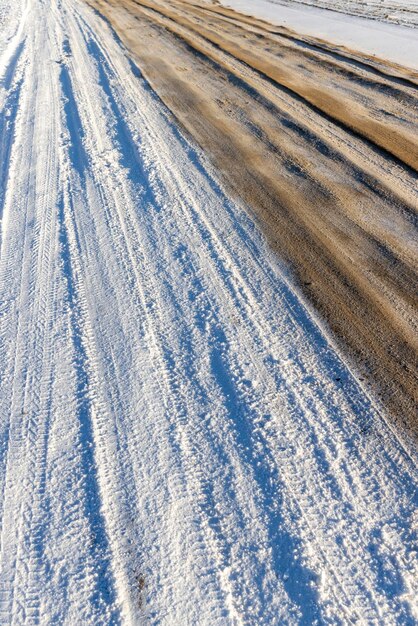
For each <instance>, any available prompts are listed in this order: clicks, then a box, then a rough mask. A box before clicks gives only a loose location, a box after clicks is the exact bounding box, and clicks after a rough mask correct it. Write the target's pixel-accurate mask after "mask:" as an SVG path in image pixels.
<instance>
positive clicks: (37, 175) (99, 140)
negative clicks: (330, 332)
mask: <svg viewBox="0 0 418 626" xmlns="http://www.w3.org/2000/svg"><path fill="white" fill-rule="evenodd" d="M24 14H25V13H24V12H22V16H23V15H24ZM22 19H24V18H23V17H22ZM22 23H23V25H24V26H23V27H22V28H21V29H20V30H19V31H17V32H18V36H17V39H16V37H13V38H12V39H10V41H9V42H6V43H5V44H4V46H3V48H2V50H3V56H2V57H1V58H0V68H2V70H1V72H0V85H1V87H2V88H3V90H4V91H5V99H4V103H3V105H2V107H1V109H0V216H1V219H2V226H1V258H0V338H1V359H0V377H1V381H2V389H1V394H0V524H1V526H0V568H1V570H0V621H1V623H2V624H13V625H22V624H43V625H44V624H68V625H69V626H70V625H71V626H72V625H73V624H83V626H84V625H92V626H93V625H94V626H97V625H106V626H107V625H110V624H112V625H113V624H119V623H125V624H135V625H137V624H142V623H150V624H162V625H166V626H173V625H186V624H193V625H195V624H199V626H200V625H207V626H217V625H219V626H227V625H231V626H232V625H234V626H235V625H236V624H246V625H254V626H263V625H265V626H274V625H283V624H296V623H300V624H305V625H308V624H309V625H310V624H315V623H329V624H349V623H352V622H354V621H356V622H357V623H359V624H366V623H367V624H378V623H381V624H383V623H384V624H388V625H391V624H393V625H395V624H398V623H405V624H407V623H411V624H412V623H413V620H414V615H415V618H416V617H417V615H416V608H417V607H416V603H415V601H414V598H416V597H417V577H416V575H415V574H416V572H415V570H414V568H415V567H416V559H415V556H416V555H415V553H414V551H413V541H412V536H413V524H414V519H415V518H414V515H415V510H416V489H415V486H416V463H415V460H414V459H413V458H412V457H411V454H410V452H408V442H407V441H406V440H404V439H403V438H401V437H400V436H399V434H398V433H394V432H393V431H392V429H391V427H390V424H389V423H388V422H387V421H386V420H385V418H384V416H383V415H382V414H381V413H380V412H379V410H378V408H377V407H376V406H374V404H373V403H372V402H371V400H370V399H369V397H368V395H367V392H366V391H365V389H363V388H362V386H361V383H359V381H357V380H356V378H355V376H354V375H353V373H352V372H351V371H350V369H349V368H348V367H347V365H346V364H345V363H344V361H343V360H342V359H341V357H340V356H339V355H338V354H337V353H336V351H335V350H334V348H333V346H332V344H331V343H330V342H329V340H328V338H327V335H326V334H325V333H324V332H323V331H322V330H321V327H320V325H319V324H318V323H317V321H316V320H315V318H314V317H313V316H312V314H311V313H310V312H309V311H308V310H307V309H306V308H305V306H304V305H303V303H302V302H301V300H300V298H299V296H298V294H297V292H295V290H294V289H293V288H292V286H291V284H289V282H288V281H287V280H286V277H285V274H284V273H283V271H282V268H281V267H280V265H279V264H278V262H277V260H276V259H275V258H274V257H273V256H272V255H271V254H270V253H269V251H268V249H267V246H266V244H265V242H264V240H263V238H262V236H261V235H260V233H259V232H258V230H257V228H256V227H255V225H254V224H253V222H252V221H251V219H250V218H249V216H248V214H247V213H246V210H245V207H240V206H239V205H238V204H236V203H234V202H232V201H231V200H230V199H229V198H228V197H227V196H226V195H225V193H224V191H223V190H222V188H221V187H220V186H219V184H218V182H217V181H216V176H215V175H214V173H213V171H212V170H211V168H210V167H209V165H208V163H207V161H206V159H205V158H204V156H203V155H202V154H201V153H200V152H199V151H198V150H196V149H195V147H194V146H193V145H191V144H190V143H189V142H188V141H187V140H186V139H185V138H184V137H183V136H182V134H181V132H180V131H179V129H178V128H177V127H176V125H175V123H174V121H173V119H172V118H171V116H170V115H169V113H168V112H167V111H166V110H165V108H164V106H163V105H162V104H161V102H160V100H159V99H158V98H157V97H156V96H155V94H154V93H153V92H152V90H151V89H150V87H149V85H148V84H147V83H146V81H145V80H144V79H143V78H142V77H141V75H140V73H139V71H138V69H137V68H136V67H135V66H134V65H133V64H132V63H131V62H130V61H129V59H128V56H127V54H126V51H125V50H124V49H123V47H122V46H121V45H120V43H119V41H118V39H117V38H116V37H115V36H114V34H113V33H112V32H111V30H110V28H109V26H108V24H107V23H106V22H105V21H103V20H102V19H101V18H100V16H98V15H97V14H95V13H94V12H93V11H92V10H91V9H90V8H89V7H88V6H87V5H86V4H85V3H84V2H77V1H76V0H42V1H41V0H28V2H27V13H26V19H25V21H24V22H22ZM0 36H2V35H0ZM3 43H4V42H3ZM414 612H415V613H414Z"/></svg>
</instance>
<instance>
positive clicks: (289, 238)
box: [89, 0, 418, 437]
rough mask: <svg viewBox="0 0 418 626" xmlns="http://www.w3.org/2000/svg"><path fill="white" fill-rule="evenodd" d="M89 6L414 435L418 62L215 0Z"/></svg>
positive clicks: (396, 420)
mask: <svg viewBox="0 0 418 626" xmlns="http://www.w3.org/2000/svg"><path fill="white" fill-rule="evenodd" d="M89 3H90V4H91V5H92V6H94V7H96V8H97V9H98V10H99V11H100V12H101V14H102V15H103V16H104V17H105V18H106V19H108V20H110V22H111V24H112V25H113V27H114V28H115V29H116V31H117V33H118V36H119V37H121V38H122V40H123V42H124V44H125V45H126V46H127V47H128V49H129V50H130V52H131V53H132V55H133V56H134V58H135V59H136V62H137V63H138V66H139V67H140V68H141V71H143V72H144V74H145V76H146V77H147V79H148V80H149V81H150V83H151V85H152V86H153V88H154V89H155V90H156V91H157V93H158V94H159V96H160V97H161V98H162V100H163V101H164V103H165V104H166V105H167V106H168V107H169V108H170V110H171V111H172V112H173V114H174V115H175V116H176V118H177V119H178V120H179V122H180V123H181V124H182V126H183V127H184V128H185V129H186V131H187V132H188V133H190V135H191V136H192V137H193V138H194V139H195V140H196V141H197V142H198V143H199V144H200V145H201V146H202V147H203V149H204V150H205V152H206V153H207V155H208V156H209V157H210V159H211V161H212V163H213V164H214V165H215V167H216V168H217V170H218V172H219V175H220V176H221V177H222V181H223V183H224V184H225V185H226V186H227V187H228V189H229V192H230V193H231V194H232V195H233V196H234V197H238V198H240V199H241V200H243V201H244V202H245V203H246V204H247V205H248V206H250V207H251V209H252V211H253V214H254V216H255V219H256V220H257V221H258V224H259V225H260V226H261V228H262V229H263V231H264V233H265V235H266V237H267V238H268V240H269V242H270V245H271V246H272V247H273V249H275V250H276V251H277V252H278V254H279V256H280V257H281V258H282V259H283V260H285V261H286V262H287V264H288V267H289V269H290V271H291V272H292V273H293V276H294V279H295V280H296V281H297V282H298V284H299V288H300V289H301V290H302V291H303V293H304V295H305V297H306V298H307V300H308V301H309V302H311V303H312V304H313V305H314V307H315V308H316V309H317V310H318V311H319V313H320V315H321V317H322V318H323V319H324V320H326V324H327V325H328V327H329V328H330V330H331V332H332V333H333V336H334V339H335V340H336V341H337V343H338V345H339V346H340V347H341V349H343V350H344V351H345V352H346V353H347V354H348V355H349V356H350V358H351V359H353V362H354V363H355V366H356V368H358V369H359V371H361V373H362V376H364V377H365V378H366V380H367V381H368V384H369V385H371V386H372V388H373V390H374V393H375V395H376V397H377V396H378V395H380V397H381V401H382V404H383V406H384V407H385V408H386V409H387V411H388V413H389V414H390V416H391V419H392V421H393V424H394V427H395V428H396V429H397V430H398V431H399V432H400V431H402V430H404V429H405V427H407V428H409V429H410V431H411V433H412V436H413V437H415V436H416V388H417V381H418V373H417V367H416V364H417V359H416V354H417V349H418V346H417V342H416V336H417V329H418V325H417V324H418V322H417V315H416V307H417V298H416V294H417V286H418V281H417V264H416V253H417V246H416V240H417V204H418V198H417V192H416V180H417V167H418V146H417V142H416V139H415V137H416V135H417V128H418V121H417V103H418V100H417V81H416V76H414V73H413V72H410V71H408V70H406V69H402V68H399V67H395V66H393V65H390V64H388V63H384V62H382V61H379V60H378V59H371V58H367V57H364V56H361V55H359V54H358V53H355V52H353V51H349V50H338V49H337V48H336V47H335V46H331V45H329V44H327V43H326V42H323V41H318V40H314V39H312V38H308V37H301V36H299V35H298V34H297V33H292V32H291V31H288V30H287V29H285V28H280V27H277V26H272V25H269V24H267V23H265V22H263V21H261V20H257V19H255V18H251V17H247V16H243V15H240V14H239V13H236V12H235V11H232V10H231V9H227V8H224V7H219V6H217V5H213V4H211V3H208V2H197V3H196V2H189V0H176V1H175V2H166V1H165V0H122V1H117V2H116V0H90V2H89Z"/></svg>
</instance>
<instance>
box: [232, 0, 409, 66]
mask: <svg viewBox="0 0 418 626" xmlns="http://www.w3.org/2000/svg"><path fill="white" fill-rule="evenodd" d="M220 1H221V4H223V5H225V6H228V7H231V8H232V9H235V10H236V11H240V12H241V13H246V14H247V15H252V16H254V17H258V18H260V19H263V20H266V21H268V22H270V23H272V24H278V25H280V26H286V27H287V28H290V29H291V30H294V31H296V32H297V33H299V34H303V35H310V36H313V37H318V38H320V39H325V40H326V41H328V42H330V43H332V44H337V45H340V46H346V47H348V48H351V49H354V50H358V51H359V52H363V53H365V54H368V55H375V56H377V57H379V58H381V59H386V60H387V61H390V62H392V63H397V64H399V65H403V66H405V67H408V68H411V69H415V70H416V69H418V29H417V28H409V27H408V26H402V25H398V24H391V23H388V22H387V20H386V21H383V22H381V21H376V20H375V19H364V17H358V15H363V16H367V17H371V16H370V15H369V13H368V12H367V11H364V12H360V10H359V11H358V12H354V11H352V13H353V14H350V8H351V6H352V5H354V4H355V5H356V6H357V7H359V6H360V3H359V2H357V3H346V2H339V1H338V0H336V1H335V2H325V1H324V2H317V1H315V0H313V1H312V2H307V3H305V2H298V1H294V2H293V1H289V0H220ZM325 4H326V5H327V7H328V8H329V9H335V10H327V9H326V8H323V7H324V6H325ZM365 6H367V4H366V5H365ZM321 7H322V8H321ZM415 8H416V11H417V12H418V5H417V4H416V7H415ZM337 11H338V12H337ZM345 11H347V13H349V14H345ZM416 15H417V13H416V12H415V11H411V12H410V18H409V19H408V20H407V23H408V24H409V26H414V25H415V26H416V22H415V21H414V20H416ZM401 24H405V21H403V22H401Z"/></svg>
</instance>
